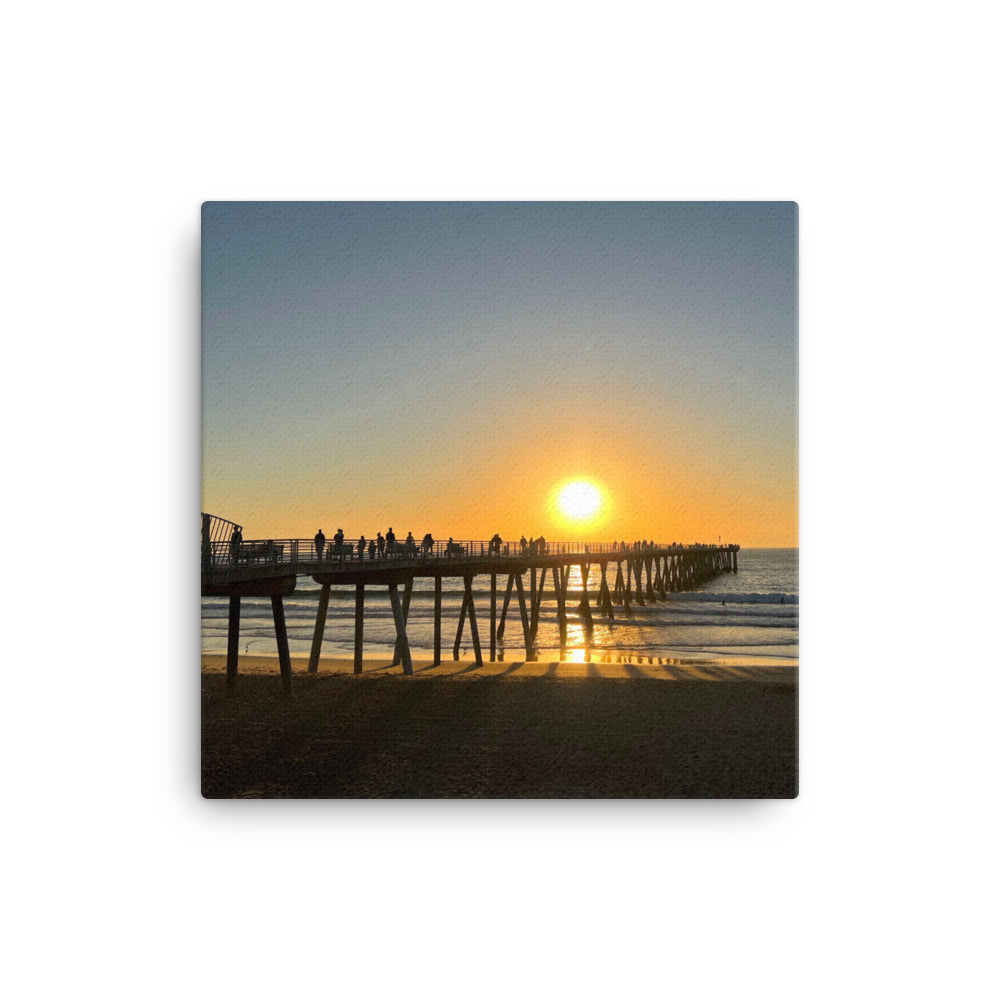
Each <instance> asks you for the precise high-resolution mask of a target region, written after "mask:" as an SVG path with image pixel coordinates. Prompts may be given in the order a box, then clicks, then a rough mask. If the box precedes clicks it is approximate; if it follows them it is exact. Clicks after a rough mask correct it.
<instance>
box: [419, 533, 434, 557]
mask: <svg viewBox="0 0 1000 1000" xmlns="http://www.w3.org/2000/svg"><path fill="white" fill-rule="evenodd" d="M420 547H421V548H422V549H423V550H424V558H425V559H426V558H427V556H428V555H429V554H430V553H431V551H432V550H433V548H434V536H433V535H431V533H430V532H429V531H428V532H427V534H426V535H424V540H423V541H422V542H421V543H420Z"/></svg>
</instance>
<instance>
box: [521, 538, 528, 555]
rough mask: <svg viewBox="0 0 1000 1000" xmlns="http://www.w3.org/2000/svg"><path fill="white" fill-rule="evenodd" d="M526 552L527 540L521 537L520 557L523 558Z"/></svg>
mask: <svg viewBox="0 0 1000 1000" xmlns="http://www.w3.org/2000/svg"><path fill="white" fill-rule="evenodd" d="M527 551H528V539H527V538H525V537H524V535H521V555H522V556H523V555H524V554H525V553H526V552H527Z"/></svg>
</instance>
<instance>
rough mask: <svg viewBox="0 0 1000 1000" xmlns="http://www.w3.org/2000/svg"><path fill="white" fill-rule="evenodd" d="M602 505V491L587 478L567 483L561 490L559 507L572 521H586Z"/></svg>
mask: <svg viewBox="0 0 1000 1000" xmlns="http://www.w3.org/2000/svg"><path fill="white" fill-rule="evenodd" d="M600 506H601V491H600V490H599V489H598V488H597V487H596V486H594V485H593V483H588V482H586V481H585V480H582V479H581V480H577V481H576V482H573V483H567V484H566V485H565V486H564V487H563V488H562V489H561V490H560V491H559V509H560V510H561V511H562V512H563V514H565V515H566V517H568V518H569V519H570V520H571V521H586V520H587V519H588V518H589V517H593V515H594V514H595V513H596V512H597V509H598V507H600Z"/></svg>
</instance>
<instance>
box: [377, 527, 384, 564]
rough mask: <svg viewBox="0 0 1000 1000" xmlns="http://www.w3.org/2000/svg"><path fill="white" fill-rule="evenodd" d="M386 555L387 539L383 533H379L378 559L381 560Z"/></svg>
mask: <svg viewBox="0 0 1000 1000" xmlns="http://www.w3.org/2000/svg"><path fill="white" fill-rule="evenodd" d="M384 555H385V539H384V538H383V537H382V532H381V531H380V532H379V533H378V557H379V559H381V558H382V557H383V556H384Z"/></svg>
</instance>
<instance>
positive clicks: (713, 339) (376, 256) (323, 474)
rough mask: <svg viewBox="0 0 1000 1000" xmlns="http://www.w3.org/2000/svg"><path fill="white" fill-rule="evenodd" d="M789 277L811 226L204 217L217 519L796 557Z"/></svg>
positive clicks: (207, 393)
mask: <svg viewBox="0 0 1000 1000" xmlns="http://www.w3.org/2000/svg"><path fill="white" fill-rule="evenodd" d="M796 266H797V208H796V206H795V205H794V203H792V202H652V203H643V202H524V203H520V202H463V203H448V202H395V203H394V202H329V203H324V202H306V203H293V202H271V203H268V202H235V203H228V202H209V203H206V204H205V205H204V206H203V209H202V301H203V327H202V329H203V481H202V493H203V506H202V509H203V510H205V511H207V512H209V513H213V514H217V515H219V516H221V517H225V518H228V519H229V520H233V521H237V522H238V523H240V524H242V525H243V526H244V536H245V537H246V538H269V537H273V538H294V537H311V536H312V535H313V534H314V533H315V531H316V529H317V528H319V527H322V528H323V530H324V531H325V532H326V533H327V535H328V536H329V535H332V534H333V532H334V531H335V530H336V529H337V528H343V530H344V532H345V533H346V534H347V536H348V537H357V536H358V535H360V534H364V535H366V536H367V537H373V536H374V535H375V533H376V531H382V532H383V533H384V532H385V531H386V529H387V528H388V527H389V526H390V525H391V526H392V527H393V528H394V529H395V531H396V533H397V534H398V535H400V536H403V535H405V533H406V532H407V531H412V532H413V534H414V535H415V536H417V537H418V538H419V537H421V536H422V535H423V534H424V532H426V531H431V532H432V533H433V534H434V536H435V538H447V537H448V536H453V537H455V538H466V539H468V538H473V539H484V538H489V537H490V536H491V535H492V534H493V532H494V531H499V532H500V534H501V535H502V536H503V537H504V538H511V539H513V538H517V537H520V535H521V534H522V533H523V534H525V535H527V536H537V535H538V534H544V535H545V536H546V538H548V539H549V540H553V541H554V540H557V539H560V540H570V539H593V540H611V539H627V540H633V539H644V538H645V539H655V540H656V541H660V542H670V541H675V540H676V541H679V542H694V541H715V540H717V538H718V536H720V535H721V536H722V538H723V540H724V541H734V542H738V543H740V544H742V545H744V546H784V545H797V544H798V504H797V434H796V425H797V396H796V394H797V370H796V368H797V321H796V296H797V292H796ZM570 478H584V479H588V480H590V481H592V482H594V483H595V484H597V485H598V486H599V487H600V488H601V490H602V491H603V493H604V496H605V504H604V506H603V507H602V509H601V512H600V513H599V515H598V516H597V517H596V518H595V520H594V521H593V522H591V523H589V524H587V525H585V526H572V525H570V524H568V523H567V522H566V521H565V520H564V519H563V518H562V516H561V515H560V513H559V511H558V508H557V507H556V506H555V505H554V503H553V491H554V490H555V488H556V487H557V485H558V484H560V483H562V482H564V481H566V480H567V479H570Z"/></svg>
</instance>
